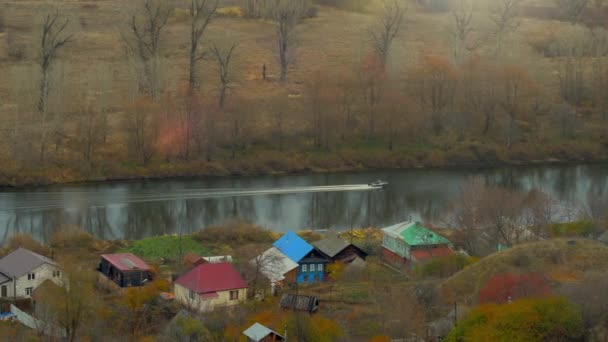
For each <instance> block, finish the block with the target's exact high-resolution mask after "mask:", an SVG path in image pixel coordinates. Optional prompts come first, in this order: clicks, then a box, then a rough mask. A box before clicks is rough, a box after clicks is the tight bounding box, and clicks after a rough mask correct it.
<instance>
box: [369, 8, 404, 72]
mask: <svg viewBox="0 0 608 342" xmlns="http://www.w3.org/2000/svg"><path fill="white" fill-rule="evenodd" d="M404 14H405V9H404V8H402V7H401V6H400V5H399V1H398V0H384V13H383V14H382V18H381V19H380V22H379V23H378V25H377V27H376V28H373V29H372V30H371V31H370V36H371V40H372V45H373V49H374V52H375V53H376V54H377V55H378V57H379V58H380V61H381V62H382V66H383V67H386V63H387V62H388V58H389V54H390V50H391V46H392V44H393V40H394V39H395V37H397V34H398V33H399V29H400V28H401V24H402V22H403V16H404Z"/></svg>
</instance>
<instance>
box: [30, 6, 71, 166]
mask: <svg viewBox="0 0 608 342" xmlns="http://www.w3.org/2000/svg"><path fill="white" fill-rule="evenodd" d="M69 24H70V18H68V17H65V16H64V15H62V14H61V13H60V12H59V10H55V11H54V12H53V13H49V14H47V15H46V16H45V17H44V20H43V23H42V36H41V39H40V46H39V54H40V56H39V60H38V63H39V65H40V73H41V77H40V94H39V96H38V112H39V113H40V115H41V118H40V119H41V127H42V131H41V136H40V161H41V162H42V161H44V157H45V150H46V140H47V133H48V127H47V119H48V110H47V109H48V108H47V105H48V97H49V73H50V70H51V68H52V66H53V64H54V62H55V60H56V59H57V53H58V52H59V50H61V49H62V48H63V47H64V46H65V45H66V44H69V43H70V42H72V41H73V38H74V34H73V33H70V31H69Z"/></svg>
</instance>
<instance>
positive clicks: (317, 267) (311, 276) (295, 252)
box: [273, 231, 328, 284]
mask: <svg viewBox="0 0 608 342" xmlns="http://www.w3.org/2000/svg"><path fill="white" fill-rule="evenodd" d="M273 246H274V247H275V248H276V249H278V250H279V251H281V253H283V254H285V255H286V256H287V257H288V258H289V259H291V260H292V261H294V262H296V263H297V264H298V272H297V276H296V281H297V282H298V284H301V283H313V282H316V281H324V280H325V266H326V264H327V262H328V260H327V259H326V258H325V257H324V256H323V255H322V254H321V253H320V252H319V251H317V250H316V249H315V248H314V247H313V246H312V245H311V244H309V243H308V242H306V241H304V239H302V238H301V237H299V236H298V235H297V234H296V233H294V232H291V231H289V232H287V233H285V235H283V236H282V237H281V238H280V239H278V240H277V241H275V242H274V244H273Z"/></svg>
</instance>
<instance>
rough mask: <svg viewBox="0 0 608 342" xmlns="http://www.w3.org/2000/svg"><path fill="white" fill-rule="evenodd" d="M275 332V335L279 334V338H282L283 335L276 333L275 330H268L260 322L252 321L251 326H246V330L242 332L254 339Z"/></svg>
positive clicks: (258, 339)
mask: <svg viewBox="0 0 608 342" xmlns="http://www.w3.org/2000/svg"><path fill="white" fill-rule="evenodd" d="M272 333H274V334H276V335H277V336H280V337H281V338H283V336H281V335H279V334H277V333H276V331H273V330H270V329H268V328H267V327H265V326H263V325H261V324H260V323H257V322H256V323H254V324H253V325H252V326H250V327H249V328H247V330H245V331H243V334H244V335H245V336H247V337H249V338H250V339H252V340H254V341H256V342H257V341H261V340H263V339H264V337H266V336H268V335H270V334H272Z"/></svg>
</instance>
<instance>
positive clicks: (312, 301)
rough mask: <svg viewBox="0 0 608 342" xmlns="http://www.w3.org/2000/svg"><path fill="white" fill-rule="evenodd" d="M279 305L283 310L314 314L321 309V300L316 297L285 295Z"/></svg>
mask: <svg viewBox="0 0 608 342" xmlns="http://www.w3.org/2000/svg"><path fill="white" fill-rule="evenodd" d="M279 305H281V307H282V308H283V309H290V310H294V311H307V312H309V313H313V312H316V311H317V310H318V309H319V299H318V298H317V297H315V296H305V295H295V294H290V293H284V294H283V296H282V297H281V301H280V303H279Z"/></svg>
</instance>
